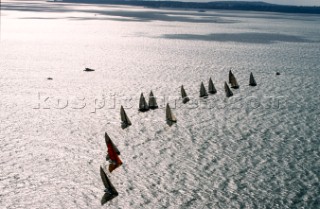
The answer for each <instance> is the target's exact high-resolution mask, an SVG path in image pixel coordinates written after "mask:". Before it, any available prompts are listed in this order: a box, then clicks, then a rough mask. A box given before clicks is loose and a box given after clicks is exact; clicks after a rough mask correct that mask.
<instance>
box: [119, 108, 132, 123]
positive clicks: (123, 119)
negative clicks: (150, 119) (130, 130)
mask: <svg viewBox="0 0 320 209" xmlns="http://www.w3.org/2000/svg"><path fill="white" fill-rule="evenodd" d="M120 116H121V121H122V123H123V124H125V125H127V126H130V125H131V121H130V120H129V118H128V116H127V114H126V112H125V111H124V109H123V107H122V105H121V108H120Z"/></svg>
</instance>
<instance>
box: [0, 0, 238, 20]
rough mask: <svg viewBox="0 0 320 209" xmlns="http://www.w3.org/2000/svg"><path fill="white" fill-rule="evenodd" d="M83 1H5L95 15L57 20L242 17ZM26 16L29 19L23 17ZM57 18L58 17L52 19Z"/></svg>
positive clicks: (23, 7) (12, 7)
mask: <svg viewBox="0 0 320 209" xmlns="http://www.w3.org/2000/svg"><path fill="white" fill-rule="evenodd" d="M87 8H88V7H86V5H83V4H71V3H68V4H59V3H46V2H43V3H22V2H17V3H8V2H6V3H4V4H3V6H2V10H4V11H5V10H7V11H24V12H35V13H36V12H39V13H71V12H82V13H87V14H92V16H91V17H90V16H89V17H88V16H85V17H81V16H80V17H60V18H56V19H71V20H115V21H136V22H151V21H167V22H190V23H223V24H226V23H239V22H240V21H239V20H233V19H231V18H222V17H218V16H217V15H214V14H205V15H204V14H200V13H199V12H196V11H193V10H191V11H190V10H189V11H187V12H186V11H179V10H154V9H152V10H146V9H145V8H142V7H141V8H139V10H133V9H132V8H135V9H137V7H132V8H128V7H121V6H118V7H114V6H113V5H104V7H101V8H98V7H97V9H91V8H90V9H89V8H88V9H87ZM21 19H26V18H21ZM28 19H44V18H43V17H40V16H34V17H28ZM51 19H54V18H51Z"/></svg>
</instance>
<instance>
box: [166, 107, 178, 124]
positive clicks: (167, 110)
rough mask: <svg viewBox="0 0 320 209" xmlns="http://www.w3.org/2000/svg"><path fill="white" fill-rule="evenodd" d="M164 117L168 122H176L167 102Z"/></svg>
mask: <svg viewBox="0 0 320 209" xmlns="http://www.w3.org/2000/svg"><path fill="white" fill-rule="evenodd" d="M166 119H167V120H168V121H170V122H177V119H176V117H175V116H174V115H173V113H172V111H171V108H170V106H169V104H167V108H166Z"/></svg>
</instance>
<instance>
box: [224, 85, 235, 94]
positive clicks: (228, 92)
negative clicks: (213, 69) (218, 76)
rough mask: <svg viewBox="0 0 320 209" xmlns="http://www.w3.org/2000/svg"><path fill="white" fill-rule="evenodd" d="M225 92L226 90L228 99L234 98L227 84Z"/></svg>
mask: <svg viewBox="0 0 320 209" xmlns="http://www.w3.org/2000/svg"><path fill="white" fill-rule="evenodd" d="M224 90H225V92H226V96H227V97H231V96H233V93H232V91H231V90H230V88H229V86H228V84H227V82H224Z"/></svg>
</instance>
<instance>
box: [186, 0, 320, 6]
mask: <svg viewBox="0 0 320 209" xmlns="http://www.w3.org/2000/svg"><path fill="white" fill-rule="evenodd" d="M181 1H192V2H208V1H215V0H181ZM218 1H230V0H218ZM231 1H243V0H231ZM245 1H264V2H268V3H273V4H286V5H306V6H320V0H245Z"/></svg>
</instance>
